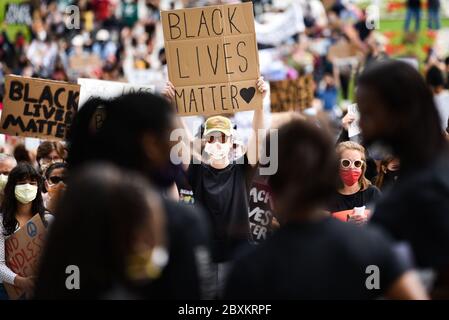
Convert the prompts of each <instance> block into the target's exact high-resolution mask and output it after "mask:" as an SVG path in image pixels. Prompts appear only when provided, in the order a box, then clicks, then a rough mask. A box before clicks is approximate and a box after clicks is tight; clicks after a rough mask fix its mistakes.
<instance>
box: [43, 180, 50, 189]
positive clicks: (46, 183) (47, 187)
mask: <svg viewBox="0 0 449 320" xmlns="http://www.w3.org/2000/svg"><path fill="white" fill-rule="evenodd" d="M44 183H45V189H46V190H47V191H48V190H49V189H50V186H49V185H48V182H47V180H44Z"/></svg>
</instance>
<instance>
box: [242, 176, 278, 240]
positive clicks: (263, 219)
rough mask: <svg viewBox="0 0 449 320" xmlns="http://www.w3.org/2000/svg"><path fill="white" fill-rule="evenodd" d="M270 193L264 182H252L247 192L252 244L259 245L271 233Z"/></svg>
mask: <svg viewBox="0 0 449 320" xmlns="http://www.w3.org/2000/svg"><path fill="white" fill-rule="evenodd" d="M271 205H272V204H271V191H270V188H269V186H268V185H267V184H266V183H265V182H264V181H253V183H252V185H251V189H250V192H249V209H248V210H249V225H250V231H251V237H252V240H253V242H254V243H261V242H263V241H264V240H266V239H267V237H268V236H269V235H270V234H271V233H272V230H271V221H272V219H273V213H272V210H271Z"/></svg>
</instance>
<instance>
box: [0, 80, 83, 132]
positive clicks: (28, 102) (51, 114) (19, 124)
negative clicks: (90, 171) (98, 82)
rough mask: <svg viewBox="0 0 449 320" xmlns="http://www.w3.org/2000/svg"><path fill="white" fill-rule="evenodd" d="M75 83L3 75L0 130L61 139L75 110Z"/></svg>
mask: <svg viewBox="0 0 449 320" xmlns="http://www.w3.org/2000/svg"><path fill="white" fill-rule="evenodd" d="M79 88H80V86H79V85H77V84H72V83H68V82H62V81H52V80H44V79H37V78H28V77H20V76H15V75H6V77H5V96H4V101H3V102H4V106H3V111H2V118H1V123H0V132H1V133H5V134H9V135H17V136H24V137H31V138H42V139H49V140H63V139H65V137H66V133H67V130H68V129H69V127H70V125H71V123H72V119H73V117H74V115H75V113H76V112H77V111H78V98H79Z"/></svg>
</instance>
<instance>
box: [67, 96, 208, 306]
mask: <svg viewBox="0 0 449 320" xmlns="http://www.w3.org/2000/svg"><path fill="white" fill-rule="evenodd" d="M148 106H151V108H148ZM174 123H175V112H174V108H173V107H172V106H171V105H170V104H169V103H168V102H167V101H166V99H164V98H163V97H160V96H157V95H153V94H149V93H130V94H125V95H122V96H120V97H117V98H115V99H111V100H103V99H99V98H93V99H90V100H88V101H87V102H86V103H85V104H84V105H83V107H82V108H80V110H79V111H78V112H77V114H76V116H75V117H74V119H73V123H72V125H71V130H70V132H69V135H68V145H69V154H68V159H67V160H68V161H67V162H68V165H69V177H70V175H72V174H73V172H75V170H76V169H78V168H80V167H82V166H83V165H86V164H88V163H91V162H94V161H95V162H98V161H102V162H106V163H111V164H113V165H115V166H117V167H118V168H120V169H125V170H130V171H133V172H137V173H138V174H140V175H142V176H144V177H145V178H146V179H147V181H148V183H150V184H151V185H153V186H154V187H155V188H157V190H158V191H159V192H160V193H161V194H163V193H165V192H166V190H168V188H170V187H172V186H173V185H174V183H175V178H176V176H178V174H179V171H180V170H182V169H181V168H180V166H176V165H174V164H173V163H172V162H171V161H170V150H171V147H172V144H171V142H170V139H169V138H170V133H171V132H172V130H174ZM91 196H95V195H92V194H86V197H91ZM162 205H163V207H164V211H165V213H166V219H167V235H168V243H169V256H170V259H169V261H168V264H167V266H166V267H165V269H164V272H163V273H162V275H161V277H160V278H159V279H158V281H157V285H152V286H148V288H146V290H143V291H146V292H144V293H143V294H142V295H143V297H144V298H153V297H155V298H158V299H201V298H211V295H210V290H211V289H210V286H211V283H210V257H209V247H210V237H209V225H208V222H207V220H206V219H204V214H202V211H201V210H200V209H199V208H196V209H195V210H194V209H193V208H191V207H190V206H184V205H181V204H178V203H175V202H173V201H171V200H169V199H165V198H164V199H162ZM123 214H124V219H126V212H124V213H123ZM80 232H81V231H80ZM144 289H145V288H144Z"/></svg>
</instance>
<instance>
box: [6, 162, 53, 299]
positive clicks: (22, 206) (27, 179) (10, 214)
mask: <svg viewBox="0 0 449 320" xmlns="http://www.w3.org/2000/svg"><path fill="white" fill-rule="evenodd" d="M41 185H42V183H41V176H40V175H39V173H38V172H37V171H36V170H35V169H34V168H33V167H32V166H31V165H30V164H27V163H20V164H18V165H17V167H15V168H14V169H13V170H12V171H11V173H10V174H9V177H8V182H7V184H6V186H5V196H4V199H3V203H2V206H1V215H0V220H1V221H0V222H1V223H0V282H1V283H6V284H10V285H14V286H15V287H17V288H19V289H20V290H22V291H23V292H25V294H27V295H29V294H31V291H32V289H33V286H34V279H33V277H31V276H23V275H19V274H16V273H15V272H14V271H12V270H11V269H10V268H9V267H8V265H7V261H6V257H5V254H6V250H5V249H6V247H5V242H6V240H7V239H8V237H9V236H10V235H12V234H13V233H14V232H15V231H17V230H18V229H19V228H20V227H22V226H24V225H26V224H27V222H28V221H29V220H30V219H31V218H32V217H33V216H34V215H35V214H39V215H40V216H41V218H42V221H49V220H50V219H51V218H50V215H45V209H44V203H43V200H42V195H41V192H42V190H41Z"/></svg>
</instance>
